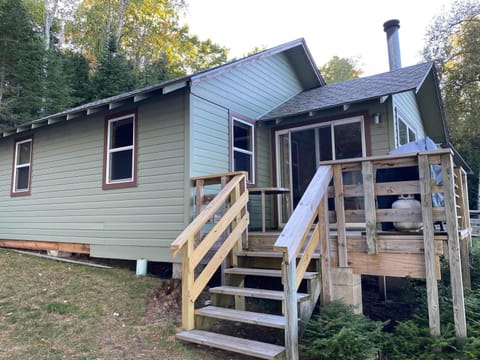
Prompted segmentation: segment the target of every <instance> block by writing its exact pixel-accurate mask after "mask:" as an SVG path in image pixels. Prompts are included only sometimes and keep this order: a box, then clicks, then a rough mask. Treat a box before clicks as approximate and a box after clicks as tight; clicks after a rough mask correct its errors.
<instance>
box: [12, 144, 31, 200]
mask: <svg viewBox="0 0 480 360" xmlns="http://www.w3.org/2000/svg"><path fill="white" fill-rule="evenodd" d="M32 143H33V138H28V139H23V140H18V141H16V142H15V150H14V155H13V156H14V159H13V174H12V191H11V195H12V196H22V195H30V193H31V179H32Z"/></svg>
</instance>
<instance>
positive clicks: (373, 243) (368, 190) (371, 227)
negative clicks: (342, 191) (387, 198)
mask: <svg viewBox="0 0 480 360" xmlns="http://www.w3.org/2000/svg"><path fill="white" fill-rule="evenodd" d="M362 176H363V192H364V201H365V206H364V208H365V232H366V236H367V252H368V253H369V254H376V253H377V252H378V249H377V214H376V211H375V208H376V204H375V188H374V179H375V169H374V167H373V166H372V163H371V162H370V161H364V162H363V163H362Z"/></svg>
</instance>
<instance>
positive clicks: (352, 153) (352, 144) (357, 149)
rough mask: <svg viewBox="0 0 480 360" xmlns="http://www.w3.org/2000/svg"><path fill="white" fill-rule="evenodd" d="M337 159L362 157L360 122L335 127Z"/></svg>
mask: <svg viewBox="0 0 480 360" xmlns="http://www.w3.org/2000/svg"><path fill="white" fill-rule="evenodd" d="M334 137H335V159H336V160H339V159H348V158H355V157H361V156H362V155H363V154H362V127H361V124H360V123H359V122H355V123H350V124H343V125H335V126H334Z"/></svg>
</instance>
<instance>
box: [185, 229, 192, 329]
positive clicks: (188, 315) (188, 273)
mask: <svg viewBox="0 0 480 360" xmlns="http://www.w3.org/2000/svg"><path fill="white" fill-rule="evenodd" d="M192 255H193V238H190V239H188V241H187V243H186V244H185V245H184V246H183V248H182V258H183V259H182V327H183V330H192V329H194V328H195V315H194V312H195V302H194V301H193V300H192V297H191V296H190V290H191V289H192V287H193V283H194V281H195V269H194V268H192V266H191V264H192V263H191V261H192Z"/></svg>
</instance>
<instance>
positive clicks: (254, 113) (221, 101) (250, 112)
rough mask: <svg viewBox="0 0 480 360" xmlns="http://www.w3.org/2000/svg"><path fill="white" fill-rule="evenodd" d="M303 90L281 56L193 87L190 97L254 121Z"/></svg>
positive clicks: (288, 64) (282, 55)
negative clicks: (195, 97)
mask: <svg viewBox="0 0 480 360" xmlns="http://www.w3.org/2000/svg"><path fill="white" fill-rule="evenodd" d="M302 90H303V89H302V87H301V84H300V82H299V81H298V78H297V77H296V76H295V73H294V71H293V69H292V67H291V65H290V63H289V61H288V59H287V58H286V56H285V55H284V54H277V55H275V56H271V57H267V58H262V61H252V62H247V63H241V64H238V65H237V66H233V67H232V68H229V69H228V71H225V72H222V73H221V75H218V76H213V77H210V78H209V77H206V78H205V79H202V80H200V81H197V82H195V81H194V83H193V86H192V93H193V94H194V95H195V96H198V97H201V98H204V99H208V100H209V101H210V102H212V103H214V104H218V105H220V106H222V107H224V108H225V109H228V110H230V111H234V112H236V113H239V114H242V115H244V116H247V117H249V118H251V119H258V118H259V117H260V116H261V115H263V114H265V113H267V112H269V111H270V110H272V109H273V108H275V107H276V106H278V105H280V104H282V103H283V102H285V101H286V100H288V99H290V98H291V97H292V96H294V95H296V94H298V93H299V92H301V91H302Z"/></svg>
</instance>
